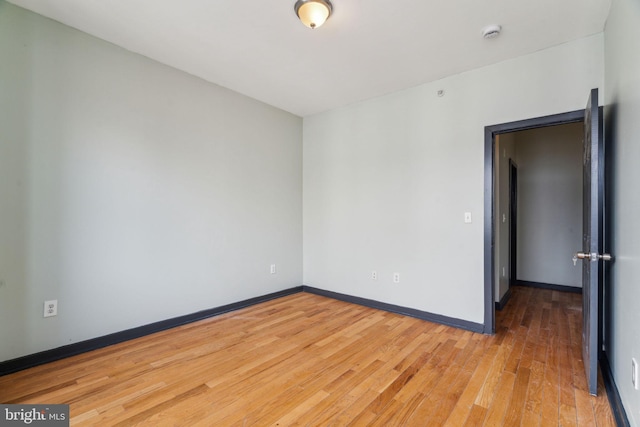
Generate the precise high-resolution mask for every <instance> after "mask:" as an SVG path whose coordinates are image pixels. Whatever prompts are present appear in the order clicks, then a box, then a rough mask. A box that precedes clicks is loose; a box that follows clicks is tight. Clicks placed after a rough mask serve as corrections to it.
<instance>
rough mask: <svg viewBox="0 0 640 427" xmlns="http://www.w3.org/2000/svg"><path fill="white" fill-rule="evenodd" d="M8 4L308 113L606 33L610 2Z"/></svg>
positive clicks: (133, 0)
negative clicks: (307, 15)
mask: <svg viewBox="0 0 640 427" xmlns="http://www.w3.org/2000/svg"><path fill="white" fill-rule="evenodd" d="M8 1H10V2H11V3H14V4H16V5H18V6H22V7H24V8H26V9H29V10H32V11H34V12H37V13H39V14H41V15H44V16H47V17H49V18H52V19H54V20H56V21H59V22H62V23H64V24H67V25H69V26H71V27H74V28H77V29H79V30H82V31H84V32H86V33H89V34H92V35H94V36H96V37H99V38H101V39H104V40H107V41H109V42H111V43H114V44H116V45H119V46H122V47H124V48H125V49H128V50H130V51H133V52H137V53H140V54H142V55H144V56H147V57H149V58H152V59H155V60H156V61H159V62H161V63H164V64H167V65H170V66H172V67H175V68H178V69H180V70H183V71H186V72H188V73H190V74H193V75H196V76H199V77H201V78H203V79H205V80H208V81H210V82H213V83H216V84H219V85H221V86H224V87H227V88H229V89H232V90H234V91H237V92H240V93H243V94H245V95H248V96H250V97H252V98H255V99H258V100H260V101H263V102H265V103H267V104H271V105H273V106H276V107H279V108H281V109H283V110H286V111H289V112H291V113H294V114H297V115H299V116H306V115H310V114H314V113H317V112H321V111H325V110H329V109H332V108H335V107H338V106H342V105H347V104H350V103H353V102H356V101H360V100H363V99H368V98H372V97H375V96H379V95H382V94H385V93H389V92H393V91H396V90H400V89H405V88H408V87H412V86H416V85H419V84H421V83H425V82H429V81H433V80H437V79H439V78H442V77H445V76H448V75H451V74H456V73H459V72H462V71H466V70H470V69H474V68H477V67H481V66H484V65H488V64H492V63H495V62H498V61H502V60H505V59H508V58H513V57H516V56H520V55H524V54H527V53H531V52H534V51H537V50H540V49H544V48H547V47H550V46H554V45H558V44H561V43H564V42H567V41H571V40H575V39H578V38H581V37H584V36H588V35H591V34H596V33H599V32H601V31H602V30H603V29H604V25H605V20H606V17H607V14H608V11H609V6H610V3H611V0H535V1H534V0H528V1H526V0H431V1H428V0H395V1H389V0H332V1H333V6H334V14H333V15H332V16H331V18H329V20H328V21H327V22H326V24H325V25H324V26H322V27H321V28H318V29H315V30H311V29H309V28H307V27H305V26H303V25H302V23H300V21H298V19H297V17H296V15H295V12H294V10H293V5H294V3H295V0H247V1H244V2H243V1H240V0H180V1H175V0H173V1H169V0H108V1H107V0H8ZM489 24H501V25H502V26H503V32H502V35H501V36H500V37H499V38H497V39H493V40H484V39H483V38H482V34H481V33H482V28H483V27H485V26H486V25H489Z"/></svg>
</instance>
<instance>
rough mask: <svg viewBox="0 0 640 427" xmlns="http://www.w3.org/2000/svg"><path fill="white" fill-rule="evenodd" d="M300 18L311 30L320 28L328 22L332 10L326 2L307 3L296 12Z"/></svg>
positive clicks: (312, 0) (312, 1)
mask: <svg viewBox="0 0 640 427" xmlns="http://www.w3.org/2000/svg"><path fill="white" fill-rule="evenodd" d="M296 13H297V14H298V18H300V20H301V21H302V23H303V24H304V25H306V26H307V27H309V28H318V27H319V26H321V25H322V24H324V22H325V21H326V20H327V18H328V17H329V15H330V14H331V9H330V6H329V5H328V4H326V3H325V2H324V1H314V0H311V1H307V2H305V3H302V4H301V5H300V6H299V7H298V8H297V10H296Z"/></svg>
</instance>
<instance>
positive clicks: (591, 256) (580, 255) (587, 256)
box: [572, 252, 613, 265]
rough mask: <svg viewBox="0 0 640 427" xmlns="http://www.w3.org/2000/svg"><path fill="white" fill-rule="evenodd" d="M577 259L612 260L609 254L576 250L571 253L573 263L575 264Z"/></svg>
mask: <svg viewBox="0 0 640 427" xmlns="http://www.w3.org/2000/svg"><path fill="white" fill-rule="evenodd" d="M579 259H588V260H590V261H592V262H595V261H599V260H603V261H613V257H612V256H611V254H602V255H601V254H597V253H595V252H593V253H585V252H576V253H575V254H573V258H572V260H573V265H576V263H577V262H578V260H579Z"/></svg>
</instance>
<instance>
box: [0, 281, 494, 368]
mask: <svg viewBox="0 0 640 427" xmlns="http://www.w3.org/2000/svg"><path fill="white" fill-rule="evenodd" d="M298 292H308V293H311V294H316V295H321V296H325V297H329V298H333V299H337V300H340V301H345V302H349V303H353V304H358V305H363V306H365V307H370V308H375V309H378V310H385V311H389V312H392V313H398V314H402V315H405V316H411V317H415V318H418V319H421V320H426V321H429V322H434V323H440V324H443V325H447V326H453V327H455V328H460V329H465V330H468V331H472V332H479V333H482V332H483V331H484V325H482V324H480V323H474V322H469V321H467V320H461V319H456V318H452V317H447V316H442V315H439V314H433V313H429V312H426V311H421V310H416V309H413V308H408V307H402V306H398V305H394V304H387V303H384V302H379V301H374V300H370V299H366V298H360V297H354V296H351V295H345V294H340V293H337V292H331V291H325V290H322V289H317V288H313V287H310V286H297V287H295V288H290V289H285V290H283V291H279V292H274V293H271V294H267V295H262V296H259V297H255V298H250V299H247V300H244V301H240V302H235V303H232V304H227V305H223V306H220V307H215V308H211V309H207V310H202V311H198V312H196V313H191V314H186V315H184V316H179V317H174V318H172V319H167V320H161V321H159V322H155V323H150V324H148V325H143V326H139V327H136V328H131V329H127V330H124V331H120V332H115V333H113V334H109V335H104V336H101V337H97V338H92V339H89V340H85V341H80V342H77V343H73V344H69V345H65V346H62V347H57V348H54V349H51V350H45V351H41V352H39V353H34V354H29V355H26V356H22V357H18V358H16V359H11V360H7V361H4V362H0V376H2V375H7V374H11V373H13V372H18V371H22V370H24V369H28V368H32V367H34V366H38V365H43V364H45V363H50V362H54V361H56V360H60V359H64V358H66V357H71V356H76V355H78V354H81V353H86V352H89V351H92V350H97V349H99V348H103V347H108V346H110V345H114V344H119V343H121V342H125V341H129V340H132V339H135V338H140V337H143V336H146V335H150V334H153V333H156V332H160V331H164V330H167V329H171V328H175V327H177V326H182V325H185V324H188V323H192V322H196V321H198V320H202V319H207V318H209V317H213V316H217V315H220V314H224V313H228V312H230V311H234V310H239V309H241V308H246V307H250V306H252V305H255V304H259V303H262V302H266V301H270V300H272V299H276V298H280V297H284V296H287V295H292V294H295V293H298Z"/></svg>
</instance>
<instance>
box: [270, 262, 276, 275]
mask: <svg viewBox="0 0 640 427" xmlns="http://www.w3.org/2000/svg"><path fill="white" fill-rule="evenodd" d="M271 274H276V265H275V264H271Z"/></svg>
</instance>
